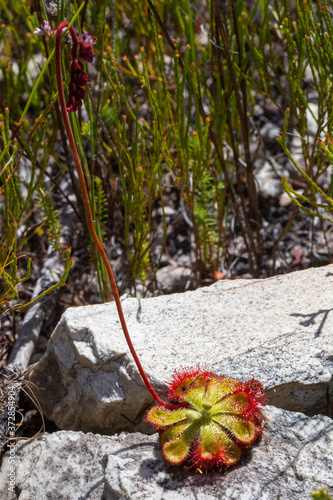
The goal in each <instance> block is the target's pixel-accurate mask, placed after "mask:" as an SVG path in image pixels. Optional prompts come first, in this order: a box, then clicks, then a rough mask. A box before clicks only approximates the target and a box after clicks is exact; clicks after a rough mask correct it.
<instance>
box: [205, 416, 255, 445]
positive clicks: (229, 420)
mask: <svg viewBox="0 0 333 500" xmlns="http://www.w3.org/2000/svg"><path fill="white" fill-rule="evenodd" d="M212 418H213V420H214V422H217V423H218V424H220V425H222V426H223V427H225V428H226V429H228V430H229V431H230V432H232V434H233V435H234V436H235V437H236V438H237V439H238V440H239V441H241V442H242V443H246V444H251V443H253V442H254V441H255V439H256V436H257V435H256V428H255V426H254V424H253V423H252V422H250V421H244V419H243V418H242V416H236V415H223V414H221V413H219V414H218V415H214V416H213V417H212Z"/></svg>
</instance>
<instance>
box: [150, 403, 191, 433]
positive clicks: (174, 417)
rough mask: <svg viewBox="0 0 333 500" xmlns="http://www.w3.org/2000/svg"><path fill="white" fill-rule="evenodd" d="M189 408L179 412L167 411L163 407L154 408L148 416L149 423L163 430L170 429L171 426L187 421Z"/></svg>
mask: <svg viewBox="0 0 333 500" xmlns="http://www.w3.org/2000/svg"><path fill="white" fill-rule="evenodd" d="M186 411H187V408H181V409H179V410H174V411H172V410H166V409H165V408H162V407H161V406H154V408H152V409H151V410H150V411H149V412H148V413H147V416H146V420H147V422H149V423H150V424H152V425H155V426H157V427H159V428H161V429H163V428H165V427H168V426H170V425H173V424H176V423H178V422H180V421H181V420H186V419H187V417H186V415H185V414H186Z"/></svg>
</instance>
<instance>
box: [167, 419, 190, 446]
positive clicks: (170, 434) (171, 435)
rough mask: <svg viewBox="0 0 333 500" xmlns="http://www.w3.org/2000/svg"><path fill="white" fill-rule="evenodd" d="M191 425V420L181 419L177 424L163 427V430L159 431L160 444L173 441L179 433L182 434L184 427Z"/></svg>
mask: <svg viewBox="0 0 333 500" xmlns="http://www.w3.org/2000/svg"><path fill="white" fill-rule="evenodd" d="M191 425H193V422H192V421H191V420H183V421H182V422H179V423H178V424H175V425H173V426H172V427H168V428H167V429H165V431H163V432H161V437H160V439H161V445H162V446H163V444H165V443H167V442H169V441H173V440H174V439H176V438H177V437H178V436H180V434H182V433H183V432H184V431H186V429H188V428H189V427H190V426H191Z"/></svg>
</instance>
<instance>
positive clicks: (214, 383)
mask: <svg viewBox="0 0 333 500" xmlns="http://www.w3.org/2000/svg"><path fill="white" fill-rule="evenodd" d="M237 385H239V380H234V379H231V378H223V377H221V378H217V377H216V378H212V379H211V380H210V381H209V383H208V384H207V388H206V398H207V400H208V401H209V402H210V403H212V405H215V404H216V403H217V402H218V401H219V400H220V399H221V398H223V397H225V396H226V395H227V394H230V393H231V392H233V391H234V390H235V389H236V388H237Z"/></svg>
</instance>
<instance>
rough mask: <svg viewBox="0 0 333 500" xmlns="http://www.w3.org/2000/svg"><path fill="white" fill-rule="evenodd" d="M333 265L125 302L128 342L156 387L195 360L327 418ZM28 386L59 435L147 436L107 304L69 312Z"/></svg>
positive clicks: (132, 374) (135, 380)
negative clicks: (67, 432) (62, 432)
mask: <svg viewBox="0 0 333 500" xmlns="http://www.w3.org/2000/svg"><path fill="white" fill-rule="evenodd" d="M332 282H333V266H332V265H330V266H327V267H323V268H318V269H308V270H306V271H300V272H296V273H292V274H288V275H284V276H276V277H273V278H270V279H266V280H251V281H244V280H235V281H227V280H225V281H220V282H218V283H216V284H214V285H212V286H210V287H207V288H202V289H199V290H196V291H194V292H187V293H184V294H174V295H169V296H162V297H156V298H149V299H144V300H141V301H138V300H137V299H133V298H129V299H126V300H124V301H123V307H124V312H125V316H126V319H127V322H128V327H129V331H130V333H131V335H132V340H133V344H134V346H135V348H136V350H137V353H138V355H139V357H140V359H141V362H142V365H143V367H144V369H145V370H146V373H147V375H148V378H149V379H150V381H151V383H152V386H153V387H155V388H156V389H161V388H162V389H163V388H164V389H165V387H166V386H165V381H168V380H170V376H171V374H172V372H173V370H174V369H176V368H179V367H180V366H182V365H183V366H184V365H187V366H193V365H197V364H198V363H199V364H201V365H202V366H207V367H209V368H210V369H212V370H213V371H214V372H215V373H217V374H219V375H227V376H231V377H237V378H240V379H243V380H246V379H249V378H251V377H252V376H254V377H255V378H257V379H258V380H260V381H261V382H262V383H263V384H264V386H266V387H267V388H268V389H267V393H268V396H269V398H270V399H269V401H270V404H273V405H275V406H278V407H280V408H284V409H287V410H291V411H302V412H303V413H306V414H308V415H310V416H311V415H314V414H317V413H323V414H328V415H329V412H330V410H331V409H330V406H329V401H330V394H331V393H332V384H331V380H332V371H333V361H332V360H333V357H332V355H333V343H332V331H333V314H332ZM30 379H31V381H32V382H34V383H35V384H36V385H37V386H38V387H39V388H40V391H39V396H38V397H39V401H40V403H41V405H42V408H43V410H44V412H45V415H46V416H47V418H49V419H51V420H53V421H54V422H55V423H56V424H57V426H58V427H59V428H61V429H72V430H83V431H85V432H88V431H91V432H97V433H101V434H112V433H114V432H120V431H122V430H130V431H133V430H140V431H143V432H146V430H145V428H144V426H145V424H142V423H141V424H140V425H139V426H138V423H139V422H142V418H141V417H142V413H143V412H144V411H145V409H146V408H147V406H148V405H149V404H150V403H151V402H152V398H151V396H150V394H149V393H148V391H147V390H146V388H145V387H144V385H143V382H142V380H141V377H140V375H139V373H138V370H137V368H136V366H135V364H134V362H133V360H132V357H131V355H130V353H129V350H128V347H127V345H126V342H125V340H124V337H123V334H122V331H121V328H120V323H119V320H118V316H117V313H116V309H115V306H114V304H113V303H109V304H104V305H96V306H87V307H78V308H71V309H68V310H67V311H66V312H65V314H64V315H63V317H62V319H61V320H60V322H59V324H58V326H57V327H56V329H55V331H54V333H53V334H52V337H51V339H50V341H49V345H48V348H47V352H46V354H45V355H44V357H43V358H42V359H41V360H40V361H39V363H38V364H37V365H36V367H35V369H34V370H33V372H32V374H31V376H30Z"/></svg>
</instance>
